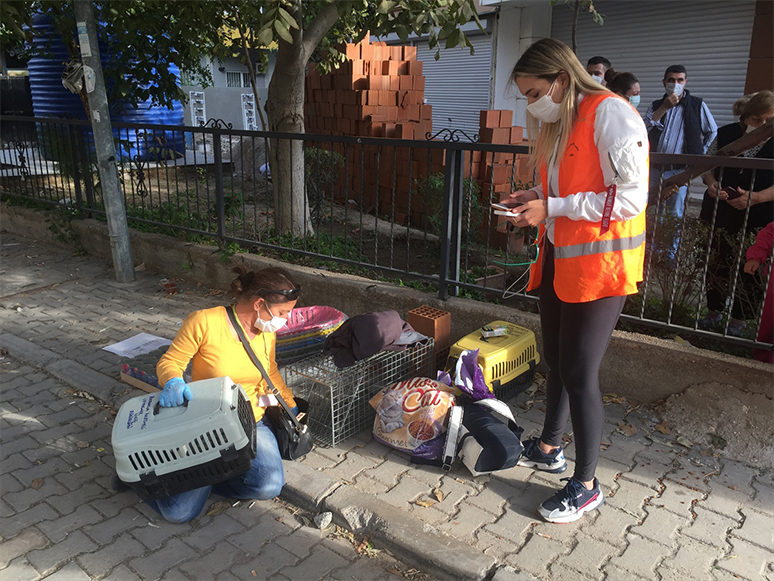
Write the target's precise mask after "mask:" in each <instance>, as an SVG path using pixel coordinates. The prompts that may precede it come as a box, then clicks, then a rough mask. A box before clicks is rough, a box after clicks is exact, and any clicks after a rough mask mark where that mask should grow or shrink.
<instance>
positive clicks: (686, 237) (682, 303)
mask: <svg viewBox="0 0 774 581" xmlns="http://www.w3.org/2000/svg"><path fill="white" fill-rule="evenodd" d="M648 218H649V222H650V223H649V224H648V226H649V228H648V230H647V231H648V241H649V242H650V240H651V238H652V235H651V233H652V232H654V230H655V241H654V242H653V244H649V245H648V251H647V256H646V257H645V264H646V265H647V264H650V275H649V278H650V281H651V285H652V291H653V292H655V294H656V296H658V297H660V298H661V300H662V301H663V303H664V305H668V304H669V303H670V302H672V300H673V299H672V297H674V307H673V308H674V309H675V312H677V311H682V310H688V309H690V308H691V306H692V305H696V304H697V302H698V300H699V293H700V292H701V280H702V277H703V275H704V265H705V264H706V253H707V241H708V239H709V228H708V227H707V225H706V224H705V223H704V222H702V221H700V220H686V221H685V227H684V228H683V227H682V226H681V219H680V218H678V217H677V216H675V215H674V214H672V213H670V212H664V214H663V215H662V216H661V218H660V219H659V221H658V224H654V216H653V214H652V213H651V214H650V215H649V216H648ZM677 240H679V241H680V248H679V252H676V246H677V243H676V241H677ZM665 308H666V307H665Z"/></svg>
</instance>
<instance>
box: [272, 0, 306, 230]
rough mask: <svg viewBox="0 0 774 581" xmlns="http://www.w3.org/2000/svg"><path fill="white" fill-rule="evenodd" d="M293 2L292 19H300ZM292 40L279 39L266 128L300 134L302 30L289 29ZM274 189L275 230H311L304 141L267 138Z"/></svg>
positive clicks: (303, 68)
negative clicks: (307, 201) (288, 41)
mask: <svg viewBox="0 0 774 581" xmlns="http://www.w3.org/2000/svg"><path fill="white" fill-rule="evenodd" d="M296 2H297V10H298V12H297V13H296V14H295V15H294V16H295V17H296V22H301V21H302V20H301V5H300V1H299V0H296ZM291 35H292V36H293V43H292V44H290V43H287V42H285V41H284V40H280V41H279V48H278V50H277V63H276V65H275V67H274V73H273V74H272V76H271V81H270V82H269V95H268V98H267V99H266V112H267V114H268V118H269V130H270V131H278V132H282V133H304V83H305V81H306V79H305V77H306V61H307V55H306V54H305V51H304V46H303V44H302V36H303V32H302V31H301V30H300V28H299V29H298V30H296V29H291ZM268 155H269V158H270V160H271V161H273V163H271V161H270V168H271V182H272V187H273V189H274V220H275V229H276V231H277V232H278V233H282V234H287V233H290V234H292V235H293V236H304V235H307V234H312V233H313V232H314V230H313V228H312V225H311V221H310V220H309V206H308V204H307V203H306V192H305V190H306V188H305V181H306V180H305V179H304V143H303V140H302V139H292V140H291V139H278V140H274V139H272V140H270V147H269V152H268Z"/></svg>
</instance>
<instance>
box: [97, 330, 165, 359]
mask: <svg viewBox="0 0 774 581" xmlns="http://www.w3.org/2000/svg"><path fill="white" fill-rule="evenodd" d="M171 344H172V341H170V340H169V339H165V338H164V337H157V336H156V335H151V334H149V333H138V334H137V335H135V336H134V337H129V338H128V339H126V340H124V341H121V342H120V343H115V344H113V345H108V346H107V347H103V348H102V349H103V350H104V351H110V352H111V353H115V354H116V355H119V356H121V357H128V358H130V359H131V358H132V357H137V356H138V355H144V354H145V353H150V352H151V351H155V350H156V349H158V348H159V347H163V346H164V345H171Z"/></svg>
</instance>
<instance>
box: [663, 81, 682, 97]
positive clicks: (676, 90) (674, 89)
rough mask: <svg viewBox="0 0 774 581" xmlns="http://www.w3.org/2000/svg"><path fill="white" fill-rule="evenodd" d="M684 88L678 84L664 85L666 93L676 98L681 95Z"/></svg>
mask: <svg viewBox="0 0 774 581" xmlns="http://www.w3.org/2000/svg"><path fill="white" fill-rule="evenodd" d="M684 88H685V85H681V84H680V83H667V84H666V92H667V93H669V94H670V95H677V96H678V97H679V96H680V95H682V94H683V89H684Z"/></svg>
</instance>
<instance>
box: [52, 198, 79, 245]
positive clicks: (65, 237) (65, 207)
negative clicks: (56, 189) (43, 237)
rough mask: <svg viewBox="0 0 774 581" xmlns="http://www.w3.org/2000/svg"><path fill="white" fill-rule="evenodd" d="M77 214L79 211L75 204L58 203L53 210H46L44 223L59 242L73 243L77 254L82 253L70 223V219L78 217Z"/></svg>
mask: <svg viewBox="0 0 774 581" xmlns="http://www.w3.org/2000/svg"><path fill="white" fill-rule="evenodd" d="M79 215H80V212H79V211H78V209H77V208H76V207H75V206H71V205H69V204H60V205H59V206H57V207H56V208H54V209H53V210H49V211H48V212H46V224H48V229H49V230H50V231H51V232H53V233H54V236H55V237H56V239H57V240H58V241H59V242H62V243H64V244H67V245H74V246H75V247H76V252H77V253H78V254H84V250H83V246H82V245H81V241H80V239H79V238H78V235H77V234H76V233H75V230H73V225H72V221H73V220H74V219H76V218H78V217H79Z"/></svg>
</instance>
